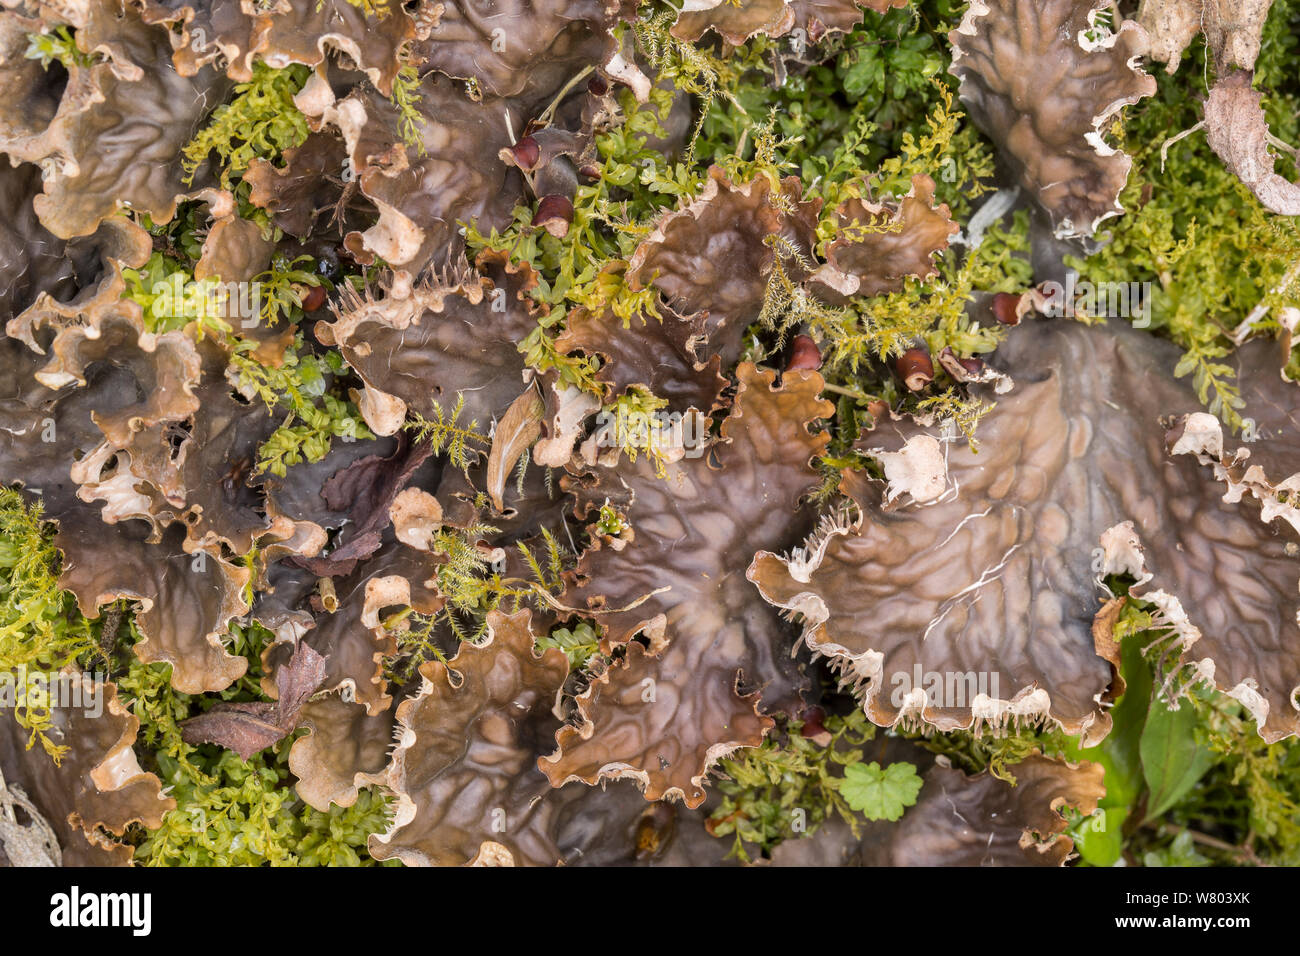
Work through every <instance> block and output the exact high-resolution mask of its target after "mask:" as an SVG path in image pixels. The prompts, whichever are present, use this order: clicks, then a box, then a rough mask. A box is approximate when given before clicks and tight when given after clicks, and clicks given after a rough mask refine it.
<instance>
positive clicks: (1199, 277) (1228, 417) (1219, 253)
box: [1068, 3, 1300, 429]
mask: <svg viewBox="0 0 1300 956" xmlns="http://www.w3.org/2000/svg"><path fill="white" fill-rule="evenodd" d="M1297 11H1300V5H1298V4H1295V3H1285V4H1278V5H1277V7H1276V9H1275V10H1274V12H1273V15H1272V16H1271V17H1270V19H1269V21H1268V25H1269V26H1268V30H1267V31H1266V42H1265V45H1264V49H1263V52H1262V54H1261V57H1260V61H1259V80H1260V83H1261V84H1262V88H1264V89H1266V90H1268V89H1269V87H1270V86H1273V89H1271V90H1270V91H1269V95H1268V96H1267V97H1266V99H1265V111H1266V113H1267V114H1268V117H1269V121H1270V124H1271V125H1272V129H1273V132H1274V134H1275V135H1278V136H1281V137H1284V138H1285V137H1290V138H1294V137H1295V136H1296V134H1297V118H1296V117H1297V115H1300V83H1297V81H1296V79H1295V76H1294V68H1295V61H1294V58H1293V54H1292V51H1293V49H1294V47H1295V45H1296V41H1295V38H1294V36H1292V35H1291V34H1290V33H1289V32H1288V30H1287V28H1286V27H1285V26H1284V25H1285V24H1287V23H1295V22H1296V21H1297V19H1298V17H1297ZM1156 77H1157V82H1158V89H1157V92H1156V95H1155V96H1154V97H1152V98H1151V99H1149V100H1145V101H1143V102H1142V103H1140V104H1138V105H1137V106H1135V107H1133V108H1131V109H1130V110H1128V111H1127V114H1126V115H1127V119H1126V120H1125V122H1124V125H1123V128H1122V130H1118V129H1117V130H1116V133H1117V140H1118V141H1119V142H1120V143H1121V144H1122V146H1123V148H1124V149H1125V150H1126V151H1127V152H1129V153H1130V154H1131V155H1132V156H1133V159H1134V163H1133V170H1132V172H1131V173H1130V175H1129V180H1128V185H1127V186H1126V187H1125V189H1124V191H1123V193H1122V194H1121V196H1120V202H1121V204H1122V205H1123V206H1124V208H1125V210H1126V212H1125V214H1124V215H1123V216H1121V217H1120V218H1118V219H1114V220H1108V222H1107V224H1106V228H1107V232H1108V234H1107V235H1106V237H1105V238H1106V239H1107V240H1108V241H1107V243H1106V245H1105V246H1104V248H1102V249H1101V250H1100V251H1099V252H1098V253H1096V254H1095V255H1093V256H1091V257H1089V258H1087V259H1086V260H1077V259H1074V260H1068V261H1069V262H1070V264H1071V265H1073V266H1074V267H1075V268H1077V269H1078V270H1079V272H1080V275H1081V277H1082V278H1084V279H1088V280H1090V281H1092V282H1097V283H1100V282H1120V283H1129V282H1150V283H1151V290H1152V296H1151V308H1150V319H1151V327H1152V328H1153V329H1155V330H1159V331H1160V333H1161V334H1163V335H1166V336H1168V337H1169V338H1171V339H1172V340H1173V341H1174V342H1176V343H1178V344H1179V345H1180V346H1182V348H1183V349H1184V350H1185V354H1184V357H1183V361H1182V362H1181V363H1180V365H1179V367H1178V374H1179V375H1180V376H1183V375H1190V376H1191V377H1192V383H1193V385H1194V387H1195V388H1196V390H1197V393H1198V395H1199V396H1200V399H1201V401H1202V402H1204V403H1205V404H1206V406H1207V407H1208V408H1209V410H1210V411H1211V412H1213V413H1215V414H1217V415H1219V416H1220V417H1222V418H1223V420H1224V421H1225V423H1226V424H1228V425H1229V426H1230V427H1232V428H1234V429H1237V428H1240V427H1241V423H1242V419H1241V406H1242V399H1241V397H1240V395H1239V393H1238V389H1237V386H1236V382H1235V381H1234V374H1233V371H1232V369H1231V368H1230V367H1229V366H1228V365H1227V364H1226V363H1225V362H1224V359H1225V358H1226V357H1227V356H1228V355H1229V354H1230V353H1231V351H1232V349H1233V347H1234V346H1233V343H1232V342H1231V341H1230V340H1229V338H1228V334H1229V333H1230V332H1232V331H1233V330H1234V329H1235V328H1236V327H1237V326H1238V325H1239V323H1241V322H1242V321H1243V320H1244V319H1245V318H1246V317H1247V316H1248V315H1249V314H1250V313H1251V312H1252V310H1254V309H1255V308H1256V307H1257V306H1261V305H1262V306H1267V307H1268V308H1269V311H1268V314H1267V316H1266V317H1265V318H1264V319H1263V320H1262V321H1260V322H1258V323H1257V324H1256V326H1255V327H1256V329H1257V330H1259V331H1260V332H1265V333H1266V332H1269V331H1273V330H1276V329H1277V321H1276V318H1277V314H1278V312H1279V310H1280V309H1281V308H1283V307H1286V306H1297V305H1300V276H1297V275H1294V274H1292V275H1291V277H1290V279H1289V281H1285V282H1284V281H1283V279H1284V276H1286V275H1287V274H1288V272H1289V270H1290V269H1291V267H1292V266H1293V265H1294V264H1295V263H1296V262H1297V260H1300V223H1297V221H1296V220H1295V219H1294V218H1288V217H1283V216H1275V215H1272V214H1271V213H1269V212H1268V211H1267V210H1265V209H1264V207H1263V206H1261V205H1260V203H1259V201H1258V200H1256V199H1255V197H1254V196H1253V195H1251V193H1250V191H1249V190H1248V189H1247V188H1246V187H1245V186H1243V185H1242V184H1241V183H1240V182H1239V181H1238V180H1237V178H1236V177H1235V176H1233V175H1232V173H1230V172H1228V170H1227V169H1226V168H1224V165H1223V163H1222V161H1221V160H1220V159H1219V158H1218V157H1217V156H1215V155H1214V153H1213V151H1212V150H1211V149H1210V147H1209V145H1208V143H1207V142H1206V139H1205V134H1204V133H1203V132H1197V133H1193V134H1191V135H1189V136H1187V137H1185V138H1183V139H1181V140H1179V141H1178V142H1177V143H1172V144H1169V145H1168V146H1167V148H1166V141H1167V140H1169V139H1170V138H1172V137H1174V136H1176V135H1177V134H1178V133H1179V132H1180V131H1183V130H1189V129H1191V128H1192V127H1193V126H1195V125H1196V123H1197V122H1199V120H1200V116H1201V99H1202V98H1203V96H1204V92H1205V90H1204V89H1203V84H1204V83H1208V82H1212V79H1213V78H1212V77H1210V76H1209V74H1208V67H1207V65H1206V63H1205V51H1204V46H1203V44H1202V43H1201V42H1200V41H1197V43H1196V44H1195V45H1194V49H1193V52H1192V54H1191V55H1190V56H1189V57H1188V58H1186V59H1185V60H1184V62H1183V63H1182V65H1181V67H1180V70H1179V72H1178V73H1177V74H1176V75H1175V76H1172V77H1171V76H1168V75H1166V74H1165V73H1164V72H1163V71H1161V72H1158V73H1157V74H1156ZM1189 79H1194V80H1195V82H1194V83H1190V82H1189ZM1162 153H1163V154H1164V155H1162ZM1279 168H1280V169H1281V167H1279ZM1294 174H1295V168H1294V166H1292V169H1291V175H1292V177H1294ZM1293 364H1294V363H1293Z"/></svg>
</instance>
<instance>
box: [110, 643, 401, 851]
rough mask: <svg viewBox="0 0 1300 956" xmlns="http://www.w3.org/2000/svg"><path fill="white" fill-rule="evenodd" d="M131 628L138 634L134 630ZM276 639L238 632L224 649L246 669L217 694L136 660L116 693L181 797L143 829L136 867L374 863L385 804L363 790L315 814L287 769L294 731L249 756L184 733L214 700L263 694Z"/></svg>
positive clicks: (143, 745)
mask: <svg viewBox="0 0 1300 956" xmlns="http://www.w3.org/2000/svg"><path fill="white" fill-rule="evenodd" d="M132 631H133V633H134V634H135V636H136V638H137V639H138V637H139V635H138V632H135V631H134V625H132ZM272 640H274V636H273V635H272V634H271V633H270V632H268V631H266V630H265V629H264V628H261V627H259V626H257V625H255V624H252V625H247V626H240V625H236V626H235V627H233V628H232V630H231V633H230V635H229V645H228V649H229V650H230V651H231V652H232V653H234V654H238V655H240V656H243V657H245V658H247V659H248V662H249V669H248V671H247V673H246V674H245V675H244V677H242V678H241V679H240V680H239V681H237V682H236V683H235V684H234V685H232V686H231V687H230V688H228V689H226V690H225V691H222V692H221V693H219V694H206V695H189V694H182V693H180V692H179V691H177V690H176V689H175V688H174V687H172V685H171V665H169V664H143V663H141V662H140V661H139V660H138V659H136V658H135V657H134V656H132V658H131V660H130V662H129V664H128V667H127V673H126V674H125V675H123V676H122V677H121V678H120V679H119V681H118V691H119V694H120V696H121V698H122V700H123V701H124V702H126V704H127V706H128V707H129V708H130V709H131V711H132V712H133V713H134V714H135V715H136V716H137V717H139V718H140V733H139V737H138V742H139V745H138V746H137V753H139V754H140V756H141V765H142V766H143V767H144V768H145V769H147V770H152V771H153V772H155V773H157V774H158V776H159V778H160V779H161V780H162V782H163V786H164V787H166V788H167V790H168V793H169V794H170V796H171V797H172V798H173V799H175V801H176V808H175V809H174V810H172V811H170V812H168V813H167V814H166V815H165V816H164V817H163V820H162V824H161V826H159V827H158V829H156V830H151V831H148V832H140V833H138V839H139V843H138V846H137V847H136V851H135V859H136V862H137V863H140V864H143V865H148V866H262V865H268V864H269V865H272V866H315V865H346V866H357V865H371V864H373V862H374V861H373V860H371V859H370V857H369V855H368V853H367V852H366V839H367V837H368V836H369V835H370V834H371V833H377V832H381V831H383V830H384V829H386V828H387V824H388V814H389V801H388V799H387V798H386V797H384V796H382V795H381V794H380V793H379V792H377V791H374V790H363V791H361V795H360V797H359V798H358V800H357V802H356V803H355V804H354V805H353V806H352V807H349V808H346V809H344V808H341V807H337V806H331V807H330V809H329V812H328V813H322V812H319V811H316V810H313V809H312V808H311V807H308V806H307V805H305V804H304V803H303V802H302V801H301V800H299V799H298V797H297V794H296V793H295V792H294V789H293V783H294V778H293V776H292V775H291V774H290V773H289V769H288V755H289V748H290V746H292V743H293V739H294V738H293V737H290V738H286V739H285V740H283V741H281V742H280V743H279V744H277V745H276V746H275V747H274V748H272V749H270V750H266V751H263V752H261V753H259V754H255V755H254V756H253V757H252V759H250V760H247V761H245V760H243V759H241V758H240V757H239V755H238V754H235V753H233V752H231V751H227V750H223V749H221V748H219V747H215V746H212V745H208V744H204V745H201V746H192V745H190V744H187V743H185V741H184V740H183V739H182V736H181V723H182V721H184V720H185V719H187V718H189V717H193V716H196V715H198V714H200V713H202V712H203V711H204V710H206V709H207V708H209V707H211V706H212V704H214V703H216V702H218V701H254V700H265V699H266V698H265V696H264V695H263V694H262V691H261V684H260V681H261V678H262V676H263V675H262V668H261V654H262V651H263V650H264V649H265V648H266V646H267V645H268V644H269V643H270V642H271V641H272Z"/></svg>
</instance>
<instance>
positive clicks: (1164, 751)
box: [1138, 700, 1214, 820]
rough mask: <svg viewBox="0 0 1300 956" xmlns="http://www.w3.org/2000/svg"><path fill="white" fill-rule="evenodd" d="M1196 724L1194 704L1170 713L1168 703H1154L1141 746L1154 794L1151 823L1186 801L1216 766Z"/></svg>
mask: <svg viewBox="0 0 1300 956" xmlns="http://www.w3.org/2000/svg"><path fill="white" fill-rule="evenodd" d="M1196 724H1197V720H1196V710H1195V709H1194V708H1193V707H1192V706H1191V703H1190V702H1184V704H1183V706H1181V707H1179V708H1178V709H1177V710H1170V709H1169V707H1168V706H1166V704H1165V703H1164V701H1161V700H1155V701H1152V703H1151V710H1150V712H1149V713H1148V714H1147V723H1146V727H1145V728H1144V729H1143V731H1142V740H1141V742H1140V743H1139V745H1138V749H1139V750H1140V752H1141V754H1142V772H1143V774H1144V775H1145V776H1146V781H1147V787H1148V788H1149V789H1150V791H1151V794H1150V796H1149V797H1148V799H1147V819H1148V820H1153V819H1155V818H1156V817H1159V816H1160V815H1161V814H1163V813H1164V812H1165V811H1166V810H1168V809H1169V808H1170V807H1172V806H1174V805H1175V804H1176V803H1178V801H1180V800H1181V799H1182V798H1183V797H1185V796H1186V795H1187V793H1188V791H1190V790H1191V789H1192V787H1194V786H1196V782H1197V781H1198V780H1200V779H1201V777H1203V776H1204V775H1205V771H1207V770H1209V769H1210V766H1211V765H1212V764H1213V763H1214V755H1213V754H1212V753H1210V751H1209V750H1208V749H1206V748H1205V747H1202V746H1200V744H1199V743H1198V741H1197V739H1196Z"/></svg>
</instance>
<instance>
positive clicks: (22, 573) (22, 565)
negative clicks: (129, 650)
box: [0, 436, 99, 763]
mask: <svg viewBox="0 0 1300 956" xmlns="http://www.w3.org/2000/svg"><path fill="white" fill-rule="evenodd" d="M32 440H34V441H35V440H38V439H37V438H36V437H35V436H33V438H32ZM61 564H62V561H61V558H60V555H59V552H58V549H57V548H55V547H54V543H53V534H52V533H51V529H50V527H49V526H48V525H47V524H45V523H44V522H43V521H42V520H41V505H40V503H39V502H37V503H36V504H33V505H30V506H29V505H27V504H25V503H24V501H23V498H22V495H21V493H20V492H18V491H17V490H15V489H13V488H0V672H4V673H5V674H7V675H13V680H14V687H13V690H14V706H13V708H12V715H13V719H14V720H16V721H17V722H18V725H19V726H20V727H23V728H24V729H26V730H27V731H28V732H29V736H28V740H27V746H28V747H29V748H30V747H32V746H34V745H35V744H36V742H37V741H39V742H40V744H41V747H42V748H43V749H44V750H45V752H46V753H48V754H49V755H50V756H51V757H53V758H54V761H55V762H56V763H57V762H58V761H59V760H60V759H61V758H62V756H63V754H64V753H66V752H67V749H68V748H67V747H66V746H64V745H62V744H59V743H57V742H55V741H54V740H53V739H52V738H51V737H49V736H48V731H49V730H50V727H51V724H50V720H51V714H50V711H49V707H48V700H47V699H46V698H45V697H44V696H43V695H42V694H41V693H40V688H38V687H35V686H32V685H31V684H30V683H29V682H28V681H20V680H19V679H18V678H19V676H20V674H21V673H26V674H27V675H28V676H31V675H32V674H34V673H36V672H42V673H57V672H58V671H59V670H61V669H62V668H63V667H65V666H67V665H69V664H74V663H76V662H77V661H78V660H80V661H82V662H83V663H86V662H88V661H89V660H90V659H91V658H94V657H97V656H98V655H99V645H98V634H97V629H96V628H95V627H94V626H92V625H91V623H90V622H89V621H87V620H86V619H85V618H84V617H82V616H81V614H79V613H78V612H77V606H76V600H75V599H74V598H73V596H72V595H71V594H70V593H68V592H67V591H63V590H60V588H59V583H58V581H59V567H60V565H61ZM20 669H21V670H20Z"/></svg>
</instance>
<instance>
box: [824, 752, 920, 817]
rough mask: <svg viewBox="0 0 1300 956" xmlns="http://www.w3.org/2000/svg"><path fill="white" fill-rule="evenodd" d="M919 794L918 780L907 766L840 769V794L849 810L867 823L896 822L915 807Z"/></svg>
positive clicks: (903, 764) (898, 764) (870, 766)
mask: <svg viewBox="0 0 1300 956" xmlns="http://www.w3.org/2000/svg"><path fill="white" fill-rule="evenodd" d="M920 792H921V778H920V777H918V776H917V775H916V767H915V766H913V765H912V764H910V763H891V764H890V765H889V766H888V767H886V768H885V769H884V770H882V769H880V764H878V763H876V762H874V761H873V762H871V763H868V764H861V763H855V764H853V765H851V766H849V767H845V768H844V781H843V783H841V784H840V794H841V795H842V796H843V797H844V799H845V800H846V801H848V804H849V806H850V807H852V808H853V809H854V810H857V811H858V812H860V813H861V814H862V815H863V816H864V817H866V818H867V819H868V820H890V821H893V820H897V819H898V818H899V817H901V816H902V815H903V811H904V810H905V809H906V808H907V807H910V806H912V805H913V804H915V803H916V796H917V794H919V793H920Z"/></svg>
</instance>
